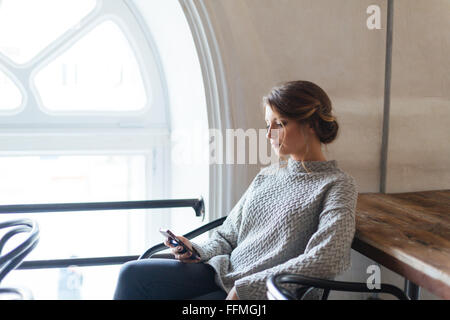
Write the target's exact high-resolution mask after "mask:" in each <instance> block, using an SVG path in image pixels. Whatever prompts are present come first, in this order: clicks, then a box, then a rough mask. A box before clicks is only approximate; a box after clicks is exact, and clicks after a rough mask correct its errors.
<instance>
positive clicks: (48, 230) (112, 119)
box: [0, 0, 209, 299]
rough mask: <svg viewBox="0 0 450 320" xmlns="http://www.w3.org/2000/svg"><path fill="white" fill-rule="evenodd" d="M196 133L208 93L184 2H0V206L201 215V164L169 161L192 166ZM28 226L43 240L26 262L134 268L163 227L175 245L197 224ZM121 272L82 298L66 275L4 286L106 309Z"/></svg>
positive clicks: (137, 217) (182, 219) (101, 278)
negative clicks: (98, 205)
mask: <svg viewBox="0 0 450 320" xmlns="http://www.w3.org/2000/svg"><path fill="white" fill-rule="evenodd" d="M25 8H26V10H25ZM165 28H167V29H165ZM195 128H196V129H200V130H205V129H206V128H207V118H206V102H205V90H204V88H203V79H202V72H201V68H200V63H199V59H198V56H197V52H196V49H195V44H194V41H193V38H192V34H191V31H190V28H189V25H188V23H187V21H186V17H185V15H184V13H183V10H182V8H181V6H180V5H179V3H178V1H176V0H172V1H148V0H145V1H140V0H136V1H129V0H70V1H61V0H40V1H34V0H3V1H1V2H0V176H1V177H2V179H0V194H1V197H0V203H1V204H18V203H21V204H24V203H56V202H97V201H127V200H145V199H168V198H192V197H197V196H200V195H202V196H203V197H204V198H205V201H206V202H207V203H208V196H209V195H208V186H209V183H208V182H209V181H208V177H209V176H208V170H209V167H208V164H207V163H205V162H195V161H194V162H190V161H188V162H186V161H184V162H177V161H174V159H176V158H177V157H178V156H179V153H178V151H179V150H180V148H179V147H180V146H185V147H187V148H185V149H183V150H184V151H183V152H184V153H187V154H188V156H189V154H192V152H198V149H197V151H196V150H195V149H193V148H191V146H192V145H195V144H196V143H198V142H199V141H195V140H193V139H195V138H194V137H193V133H194V131H195V130H194V129H195ZM180 133H181V134H180ZM183 133H187V134H183ZM203 138H205V137H204V135H203V133H202V135H201V138H200V139H201V141H202V142H201V143H203V141H204V139H203ZM205 141H206V142H204V143H203V144H204V145H206V147H207V146H208V145H207V143H208V142H207V139H206V140H205ZM189 143H191V145H190V144H189ZM204 147H205V146H203V147H202V148H204ZM174 151H175V152H174ZM184 156H186V154H184ZM188 158H189V157H188ZM193 158H194V159H195V155H194V157H193ZM19 216H23V215H17V214H15V215H14V216H9V215H1V216H0V218H1V219H8V218H12V217H14V218H17V217H19ZM31 217H32V218H33V219H36V220H38V222H39V224H40V229H41V241H40V243H39V245H38V247H37V248H36V250H35V251H33V252H32V254H31V255H30V256H29V257H28V258H27V259H33V260H34V259H55V258H69V257H73V256H77V257H92V256H115V255H129V254H140V253H142V252H143V251H144V250H145V249H146V248H148V247H149V246H151V245H153V244H155V243H157V242H160V241H162V237H161V235H160V234H159V233H158V232H157V230H158V229H159V227H161V226H167V227H170V228H172V229H173V230H174V231H176V232H177V233H180V234H182V233H184V232H187V231H188V230H191V229H193V228H195V227H197V226H199V225H200V224H202V221H201V220H200V219H199V218H197V217H195V216H194V213H193V211H190V210H189V209H186V210H181V209H172V210H168V209H167V210H148V211H147V213H144V212H143V210H140V211H130V212H120V211H116V212H115V211H106V212H95V211H94V212H90V213H48V214H39V215H33V216H31ZM117 271H118V266H111V267H92V268H81V269H80V270H78V271H74V274H78V273H79V272H81V274H82V276H83V284H82V288H79V289H74V290H72V293H70V292H68V291H67V290H66V289H67V288H65V287H64V283H63V282H64V281H63V280H61V279H62V278H64V277H67V276H68V275H67V272H66V273H63V272H62V271H60V270H29V271H28V270H17V271H14V272H13V273H11V274H10V275H8V277H7V278H6V279H5V280H4V282H3V283H2V284H4V285H7V284H8V283H10V284H11V285H13V286H17V285H23V286H24V287H28V288H30V289H31V291H32V292H33V293H34V294H35V297H36V298H42V299H47V298H50V299H58V298H70V297H72V298H77V297H81V298H87V299H90V298H94V299H95V298H106V299H107V298H109V297H110V296H111V295H112V292H113V290H114V285H115V280H116V276H117ZM39 274H41V275H42V276H40V275H39ZM58 279H59V280H58ZM65 290H66V291H65ZM77 290H78V291H77ZM69 291H70V290H69ZM71 294H72V296H70V295H71ZM77 294H79V295H80V296H77Z"/></svg>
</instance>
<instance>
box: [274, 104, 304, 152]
mask: <svg viewBox="0 0 450 320" xmlns="http://www.w3.org/2000/svg"><path fill="white" fill-rule="evenodd" d="M265 120H266V129H267V134H266V137H267V139H269V140H270V143H271V145H272V148H273V149H274V150H275V152H276V153H277V155H285V156H288V155H297V156H298V155H300V156H301V155H304V154H305V152H306V142H305V137H304V135H303V129H304V128H303V127H305V126H304V125H300V124H299V123H298V122H297V121H294V120H290V119H287V118H283V117H282V116H281V115H280V114H279V113H277V112H276V111H274V110H272V108H271V107H270V106H268V105H267V106H266V114H265ZM304 131H306V130H304Z"/></svg>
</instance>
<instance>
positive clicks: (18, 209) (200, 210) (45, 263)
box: [0, 197, 205, 269]
mask: <svg viewBox="0 0 450 320" xmlns="http://www.w3.org/2000/svg"><path fill="white" fill-rule="evenodd" d="M180 207H191V208H193V209H194V211H195V215H196V216H197V217H200V216H202V217H203V219H204V218H205V203H204V200H203V197H199V198H197V199H170V200H146V201H120V202H85V203H50V204H18V205H0V214H15V213H44V212H45V213H47V212H72V211H95V210H123V209H162V208H180ZM11 236H13V235H12V234H10V235H8V237H11ZM0 245H1V244H0ZM0 249H1V247H0ZM138 258H139V256H138V255H129V256H112V257H92V258H71V259H49V260H31V261H23V262H22V263H21V264H20V265H19V266H18V267H17V269H47V268H65V267H69V266H72V265H77V266H102V265H115V264H123V263H125V262H128V261H132V260H137V259H138Z"/></svg>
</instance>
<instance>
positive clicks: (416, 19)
mask: <svg viewBox="0 0 450 320" xmlns="http://www.w3.org/2000/svg"><path fill="white" fill-rule="evenodd" d="M394 2H395V6H394V40H393V43H394V46H393V61H392V63H393V64H392V65H393V69H392V94H391V97H392V100H391V117H390V121H391V125H390V135H389V151H388V155H389V157H388V171H387V172H388V174H387V180H386V182H387V183H386V190H387V192H389V193H391V192H392V193H394V192H408V191H418V190H436V189H450V58H449V57H450V1H448V0H412V1H411V0H395V1H394ZM412 4H413V5H412Z"/></svg>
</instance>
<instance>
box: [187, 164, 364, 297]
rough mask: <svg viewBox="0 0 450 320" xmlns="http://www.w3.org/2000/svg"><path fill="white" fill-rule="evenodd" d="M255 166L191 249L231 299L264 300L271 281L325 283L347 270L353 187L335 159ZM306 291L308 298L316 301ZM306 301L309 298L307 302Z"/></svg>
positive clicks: (352, 229)
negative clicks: (296, 278) (296, 277)
mask: <svg viewBox="0 0 450 320" xmlns="http://www.w3.org/2000/svg"><path fill="white" fill-rule="evenodd" d="M281 164H283V165H284V166H283V165H281V166H280V163H277V164H273V165H271V166H269V167H266V168H263V169H262V170H261V171H260V172H259V173H258V174H257V175H256V177H255V178H254V180H253V181H252V183H251V184H250V186H249V188H248V189H247V191H246V192H245V193H244V195H243V196H242V197H241V199H240V200H239V201H238V203H237V204H236V205H235V206H234V208H233V209H232V210H231V212H230V213H229V215H228V217H227V219H226V220H225V221H224V223H223V224H222V225H221V226H220V227H218V228H216V229H215V230H214V231H213V233H212V235H211V237H210V239H209V240H208V241H207V242H205V243H203V244H198V243H195V242H193V243H192V244H193V247H194V248H195V249H196V250H197V252H198V253H199V254H200V257H201V259H202V261H205V262H206V263H208V264H210V265H211V266H212V267H213V268H214V269H215V270H216V282H217V283H218V284H219V285H220V286H222V287H223V288H224V290H225V291H226V292H229V291H230V290H231V288H232V287H233V286H235V287H236V291H237V295H238V297H239V299H242V300H248V299H257V300H262V299H267V295H266V292H267V287H266V280H267V279H268V278H269V276H271V275H275V274H280V273H293V274H301V275H305V276H312V277H319V278H324V279H333V278H334V277H335V276H337V275H338V274H340V273H342V272H343V271H344V270H346V269H347V268H348V267H350V249H351V244H352V240H353V236H354V233H355V207H356V200H357V189H356V184H355V181H354V179H353V177H351V176H350V175H348V174H347V173H345V172H344V171H342V170H341V169H339V168H338V165H337V161H336V160H329V161H305V162H304V164H305V166H306V168H307V169H308V171H309V172H307V171H306V170H305V168H304V167H303V166H302V164H301V162H300V161H295V160H292V159H291V158H290V159H289V160H288V161H287V163H286V162H282V163H281ZM319 292H321V291H319V290H313V291H312V295H311V297H312V299H316V298H318V297H319ZM311 297H310V298H311Z"/></svg>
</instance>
